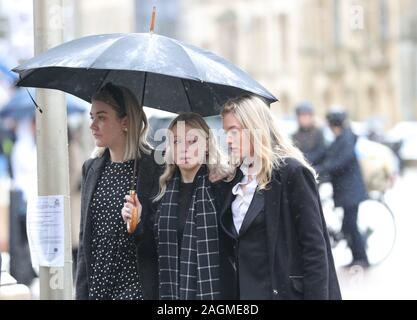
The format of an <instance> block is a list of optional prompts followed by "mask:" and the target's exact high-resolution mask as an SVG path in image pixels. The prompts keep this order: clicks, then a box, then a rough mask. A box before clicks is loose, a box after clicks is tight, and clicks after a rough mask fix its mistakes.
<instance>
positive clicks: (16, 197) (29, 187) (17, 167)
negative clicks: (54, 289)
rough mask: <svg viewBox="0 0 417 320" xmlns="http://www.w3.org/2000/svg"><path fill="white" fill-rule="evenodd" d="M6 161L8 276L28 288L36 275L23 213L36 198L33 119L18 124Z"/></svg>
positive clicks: (34, 128) (34, 130)
mask: <svg viewBox="0 0 417 320" xmlns="http://www.w3.org/2000/svg"><path fill="white" fill-rule="evenodd" d="M10 160H11V162H10V163H11V169H12V187H11V190H10V226H11V230H10V243H9V245H10V274H11V275H12V276H13V277H14V278H15V279H16V280H17V282H18V283H22V284H25V285H30V284H31V283H32V280H33V279H34V278H35V277H36V273H35V271H34V270H33V268H32V262H31V258H30V251H29V244H28V238H27V233H26V211H27V203H28V201H33V200H35V199H36V197H37V195H38V192H37V190H38V180H37V152H36V123H35V118H25V119H22V120H20V121H19V122H18V124H17V129H16V141H15V143H14V144H13V147H12V151H11V156H10Z"/></svg>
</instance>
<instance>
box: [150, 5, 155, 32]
mask: <svg viewBox="0 0 417 320" xmlns="http://www.w3.org/2000/svg"><path fill="white" fill-rule="evenodd" d="M155 16H156V7H155V6H154V7H153V9H152V17H151V27H150V28H149V32H151V33H153V29H154V27H155Z"/></svg>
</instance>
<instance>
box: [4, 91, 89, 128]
mask: <svg viewBox="0 0 417 320" xmlns="http://www.w3.org/2000/svg"><path fill="white" fill-rule="evenodd" d="M29 93H30V94H31V96H32V97H34V96H35V89H29ZM29 93H28V92H27V91H26V90H25V89H18V90H17V91H16V92H15V94H14V95H13V97H12V98H11V99H10V101H9V102H8V103H7V104H6V105H5V106H4V107H3V108H2V109H1V110H0V118H6V117H9V118H14V119H16V120H19V119H23V118H26V117H34V116H35V105H34V103H33V101H32V99H31V98H30V96H29ZM66 98H67V111H68V114H75V113H83V112H85V111H87V109H88V107H89V106H88V103H86V102H85V101H83V100H81V99H79V98H77V97H74V96H71V95H66Z"/></svg>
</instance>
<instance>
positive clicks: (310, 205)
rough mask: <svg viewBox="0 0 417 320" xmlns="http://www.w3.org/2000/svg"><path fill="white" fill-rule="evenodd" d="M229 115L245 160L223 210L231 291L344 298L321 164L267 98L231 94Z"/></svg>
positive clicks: (234, 145)
mask: <svg viewBox="0 0 417 320" xmlns="http://www.w3.org/2000/svg"><path fill="white" fill-rule="evenodd" d="M222 118H223V128H224V130H225V131H226V135H227V138H226V140H227V144H228V147H229V151H230V154H231V156H232V157H233V158H234V159H238V163H239V165H240V166H239V170H238V171H237V173H236V176H235V178H234V179H233V181H231V182H230V183H229V184H224V185H223V192H222V193H223V194H224V198H223V206H222V208H221V210H220V212H219V223H220V225H221V227H222V230H223V232H224V234H225V235H226V237H225V239H226V240H225V241H226V242H227V244H226V243H225V245H227V256H228V260H229V261H230V265H231V266H232V267H230V268H229V269H228V272H229V276H226V277H225V279H229V280H230V281H229V287H230V288H233V291H232V292H231V293H230V297H231V298H235V299H340V298H341V295H340V290H339V284H338V280H337V276H336V271H335V267H334V262H333V257H332V253H331V248H330V244H329V239H328V235H327V231H326V224H325V221H324V217H323V214H322V209H321V204H320V199H319V194H318V191H317V184H316V174H315V171H314V169H313V168H312V167H311V166H310V165H309V164H308V163H307V162H306V161H305V159H304V158H303V156H302V154H301V152H300V151H299V150H298V149H297V148H295V147H294V146H293V145H292V144H291V143H290V141H289V139H288V138H287V137H285V136H284V135H282V134H281V133H280V131H279V129H278V126H277V121H275V119H274V117H273V115H272V113H271V111H270V109H269V108H268V106H267V105H266V104H265V103H264V101H263V100H261V99H260V98H258V97H255V96H243V97H239V98H236V99H234V100H230V101H228V102H227V103H226V104H225V106H224V109H223V111H222ZM225 270H226V269H225Z"/></svg>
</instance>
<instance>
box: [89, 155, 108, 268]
mask: <svg viewBox="0 0 417 320" xmlns="http://www.w3.org/2000/svg"><path fill="white" fill-rule="evenodd" d="M108 159H109V152H108V150H106V151H105V152H104V154H103V156H102V157H101V158H97V159H96V160H95V161H94V162H93V163H92V165H91V168H90V170H89V171H88V172H87V177H86V181H85V186H87V188H86V191H85V196H86V201H85V206H86V207H84V208H83V210H84V212H85V213H86V221H85V226H84V238H85V239H84V243H85V247H86V248H85V250H84V252H85V258H86V262H87V266H90V265H91V236H92V231H93V230H92V224H91V221H92V217H91V207H90V204H91V200H92V198H93V194H94V191H95V189H96V185H97V182H98V179H99V178H100V175H101V172H102V170H103V167H104V166H105V164H106V162H107V160H108Z"/></svg>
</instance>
